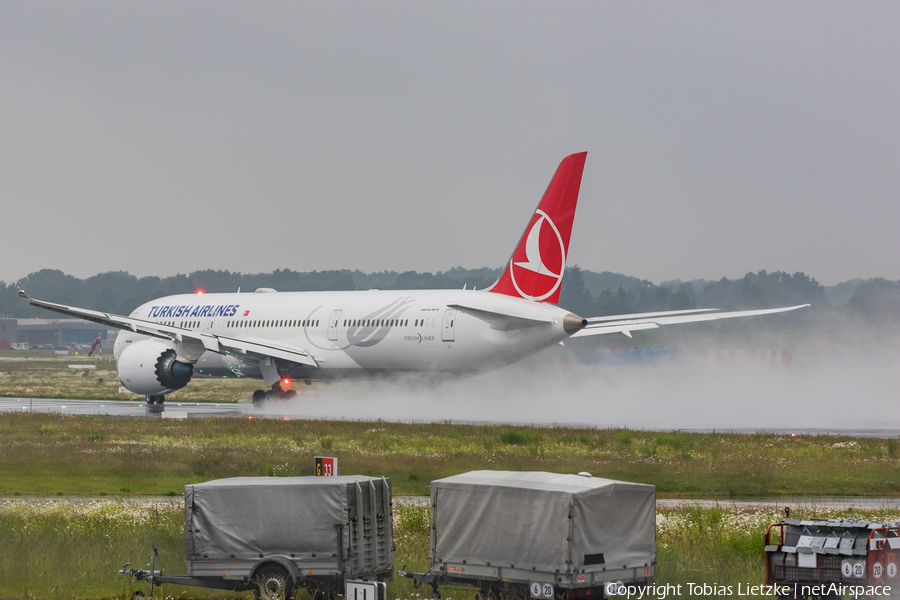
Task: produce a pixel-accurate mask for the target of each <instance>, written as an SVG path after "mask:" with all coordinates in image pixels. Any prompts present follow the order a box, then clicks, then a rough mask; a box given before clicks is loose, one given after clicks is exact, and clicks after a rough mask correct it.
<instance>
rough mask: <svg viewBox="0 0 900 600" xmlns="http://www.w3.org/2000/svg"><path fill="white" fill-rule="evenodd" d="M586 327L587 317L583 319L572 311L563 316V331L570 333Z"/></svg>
mask: <svg viewBox="0 0 900 600" xmlns="http://www.w3.org/2000/svg"><path fill="white" fill-rule="evenodd" d="M585 327H587V319H582V318H581V317H579V316H578V315H574V314H572V313H569V314H567V315H566V316H565V317H563V331H565V332H566V333H568V334H569V335H572V334H573V333H576V332H578V331H581V330H582V329H584V328H585Z"/></svg>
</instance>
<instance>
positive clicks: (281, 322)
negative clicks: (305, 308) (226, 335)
mask: <svg viewBox="0 0 900 600" xmlns="http://www.w3.org/2000/svg"><path fill="white" fill-rule="evenodd" d="M225 326H226V327H251V328H253V327H318V326H319V319H289V320H285V319H275V320H269V319H266V320H255V319H251V320H247V319H240V320H237V321H228V323H226V324H225Z"/></svg>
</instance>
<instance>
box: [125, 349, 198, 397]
mask: <svg viewBox="0 0 900 600" xmlns="http://www.w3.org/2000/svg"><path fill="white" fill-rule="evenodd" d="M175 356H176V355H175V350H173V349H172V348H170V347H169V346H167V345H165V344H163V343H162V342H157V341H154V340H145V341H143V342H137V343H135V344H131V345H129V346H128V347H127V348H125V349H124V350H122V353H121V354H120V355H119V359H118V360H117V361H116V373H117V374H118V375H119V381H121V382H122V385H124V386H125V387H126V388H128V389H129V390H131V391H132V392H134V393H135V394H140V395H142V396H155V395H159V394H168V393H169V392H174V391H175V390H179V389H181V388H183V387H184V386H186V385H187V384H188V382H189V381H190V380H191V375H193V373H194V365H193V364H191V363H185V362H181V361H178V360H176V359H175Z"/></svg>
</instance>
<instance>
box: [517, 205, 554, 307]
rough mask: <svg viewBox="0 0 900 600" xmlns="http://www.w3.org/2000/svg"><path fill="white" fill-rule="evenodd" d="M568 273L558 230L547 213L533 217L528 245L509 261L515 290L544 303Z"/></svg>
mask: <svg viewBox="0 0 900 600" xmlns="http://www.w3.org/2000/svg"><path fill="white" fill-rule="evenodd" d="M565 270H566V246H565V243H564V242H563V238H562V235H561V234H560V232H559V228H557V227H556V224H555V223H554V222H553V220H552V219H551V218H550V217H549V216H548V215H547V213H545V212H544V211H542V210H540V209H538V210H537V211H535V213H534V217H532V220H531V225H530V228H529V230H528V236H527V237H526V238H525V243H524V244H520V245H519V247H518V248H516V252H515V254H513V257H512V260H511V261H510V276H511V279H512V283H513V286H515V288H516V291H517V292H518V293H519V295H520V296H522V297H523V298H529V299H533V300H539V301H540V300H545V299H547V298H549V297H550V296H551V295H553V293H554V292H556V290H557V289H559V286H560V285H562V278H563V274H564V272H565Z"/></svg>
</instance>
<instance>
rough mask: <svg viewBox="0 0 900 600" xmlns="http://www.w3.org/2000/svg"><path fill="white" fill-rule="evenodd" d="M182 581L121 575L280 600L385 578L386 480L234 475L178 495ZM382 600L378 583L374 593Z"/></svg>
mask: <svg viewBox="0 0 900 600" xmlns="http://www.w3.org/2000/svg"><path fill="white" fill-rule="evenodd" d="M184 513H185V545H186V551H187V573H186V574H185V575H168V574H164V573H163V572H162V570H161V569H159V568H158V557H156V556H155V553H156V551H155V549H154V556H152V557H151V565H150V570H141V569H128V568H127V567H128V565H126V566H125V567H123V568H122V570H121V571H119V572H120V574H123V575H131V576H133V577H135V578H136V579H138V580H141V581H148V582H149V583H150V592H151V596H152V593H153V587H154V586H156V585H160V584H163V583H168V584H177V585H187V586H200V587H208V588H216V589H223V590H236V591H242V590H255V591H256V592H257V594H258V596H259V597H260V598H262V599H275V598H279V599H282V600H284V599H289V598H290V597H291V595H292V594H293V592H294V590H295V589H296V588H298V587H301V586H302V587H306V588H307V589H308V590H309V591H310V593H311V594H312V595H313V597H315V598H317V599H319V598H331V597H333V596H334V595H335V594H342V593H344V590H345V585H346V584H347V582H348V581H350V580H354V581H363V582H375V583H383V582H387V581H391V580H393V572H394V558H393V551H394V548H393V519H392V516H393V512H392V504H391V482H390V479H387V478H375V477H365V476H362V475H347V476H336V477H233V478H230V479H219V480H214V481H208V482H205V483H198V484H193V485H186V486H185V488H184ZM381 589H382V595H383V585H382V586H381Z"/></svg>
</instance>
